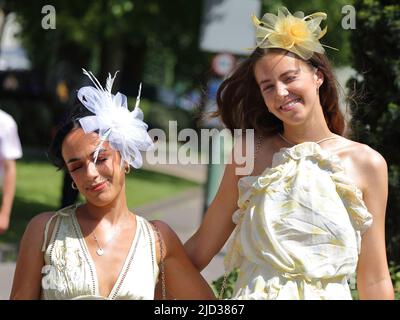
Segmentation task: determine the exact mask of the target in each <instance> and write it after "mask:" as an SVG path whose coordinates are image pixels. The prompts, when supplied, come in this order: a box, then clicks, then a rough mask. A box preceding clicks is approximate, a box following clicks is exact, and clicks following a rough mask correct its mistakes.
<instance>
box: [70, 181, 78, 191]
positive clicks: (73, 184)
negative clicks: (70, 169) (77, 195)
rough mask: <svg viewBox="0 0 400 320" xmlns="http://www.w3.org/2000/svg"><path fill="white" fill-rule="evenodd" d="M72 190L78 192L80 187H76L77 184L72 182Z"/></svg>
mask: <svg viewBox="0 0 400 320" xmlns="http://www.w3.org/2000/svg"><path fill="white" fill-rule="evenodd" d="M71 188H72V189H74V190H78V187H77V186H76V183H75V182H74V181H72V183H71Z"/></svg>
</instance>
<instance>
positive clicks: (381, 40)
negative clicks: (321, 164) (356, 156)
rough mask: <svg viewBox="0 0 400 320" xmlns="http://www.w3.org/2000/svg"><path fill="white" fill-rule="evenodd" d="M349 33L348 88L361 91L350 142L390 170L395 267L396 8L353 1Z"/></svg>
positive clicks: (399, 43) (399, 55) (399, 124)
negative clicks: (363, 146)
mask: <svg viewBox="0 0 400 320" xmlns="http://www.w3.org/2000/svg"><path fill="white" fill-rule="evenodd" d="M355 8H356V10H357V21H356V29H355V30H354V31H353V32H352V33H351V44H352V52H353V57H352V65H353V68H355V69H356V70H357V72H358V74H359V77H357V78H356V79H352V80H351V81H350V82H349V87H350V88H352V89H353V88H355V89H356V90H358V91H359V92H362V97H361V99H358V100H360V101H358V103H353V105H352V110H353V113H354V115H353V120H354V121H353V122H354V124H353V130H354V137H355V139H356V140H359V141H361V142H363V143H366V144H368V145H370V146H371V147H372V148H374V149H375V150H377V151H379V152H380V153H381V154H382V155H383V156H384V158H385V159H386V161H387V163H388V167H389V199H388V207H387V211H386V215H387V218H386V237H387V239H386V240H387V242H386V243H387V246H388V257H389V259H390V260H393V261H395V262H396V263H397V264H399V263H400V230H399V226H400V215H399V213H400V148H399V141H400V95H399V89H400V5H399V4H398V1H395V0H392V1H376V0H357V1H355Z"/></svg>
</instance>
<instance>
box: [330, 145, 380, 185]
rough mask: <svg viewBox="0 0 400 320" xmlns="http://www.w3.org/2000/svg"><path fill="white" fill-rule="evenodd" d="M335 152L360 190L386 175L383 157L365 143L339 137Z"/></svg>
mask: <svg viewBox="0 0 400 320" xmlns="http://www.w3.org/2000/svg"><path fill="white" fill-rule="evenodd" d="M335 153H336V154H337V155H338V156H339V158H341V160H342V162H343V164H344V166H345V168H346V172H347V173H348V174H349V175H350V176H351V177H352V178H353V180H354V182H355V183H356V184H357V186H358V187H359V189H361V190H362V191H365V190H366V189H367V188H370V186H371V185H372V184H374V181H375V182H377V181H382V177H387V163H386V160H385V158H384V157H383V156H382V155H381V154H380V153H379V152H378V151H376V150H374V149H373V148H371V147H370V146H368V145H367V144H363V143H360V142H356V141H353V140H350V139H346V138H341V140H340V142H339V143H338V147H337V148H336V152H335ZM385 179H387V178H385ZM385 179H384V180H385Z"/></svg>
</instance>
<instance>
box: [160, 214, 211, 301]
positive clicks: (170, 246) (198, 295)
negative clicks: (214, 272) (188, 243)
mask: <svg viewBox="0 0 400 320" xmlns="http://www.w3.org/2000/svg"><path fill="white" fill-rule="evenodd" d="M153 223H154V225H155V226H156V227H157V228H158V230H159V232H160V234H161V239H162V241H163V243H162V245H163V259H164V262H163V263H164V272H165V273H164V274H165V286H166V291H167V299H187V300H190V299H193V300H202V299H215V295H214V293H213V291H212V290H211V288H210V286H209V285H208V284H207V282H206V281H205V280H204V278H203V277H202V276H201V274H200V272H199V271H198V270H197V269H196V268H195V267H194V266H193V264H192V263H191V261H190V259H189V257H188V256H187V254H186V252H185V249H184V247H183V245H182V243H181V241H180V240H179V238H178V236H177V235H176V233H175V232H174V231H173V230H172V229H171V228H170V227H169V226H168V225H167V224H165V223H163V222H161V221H153ZM157 238H158V237H157ZM160 246H161V243H160V239H159V238H158V239H157V246H156V248H157V258H158V259H157V260H158V261H160V260H161V250H160ZM161 286H162V270H161V268H160V274H159V281H158V284H157V289H156V299H161V298H162V291H161Z"/></svg>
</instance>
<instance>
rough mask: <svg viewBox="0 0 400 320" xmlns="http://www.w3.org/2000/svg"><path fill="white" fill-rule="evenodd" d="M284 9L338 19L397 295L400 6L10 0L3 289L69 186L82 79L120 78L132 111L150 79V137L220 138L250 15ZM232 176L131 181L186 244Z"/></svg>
mask: <svg viewBox="0 0 400 320" xmlns="http://www.w3.org/2000/svg"><path fill="white" fill-rule="evenodd" d="M282 5H284V6H286V7H287V8H288V9H289V10H290V11H291V12H292V13H294V12H295V11H299V10H301V11H304V12H305V13H306V14H310V13H313V12H316V11H323V12H326V13H327V14H328V20H327V25H328V33H327V35H326V36H325V37H324V38H323V41H322V43H324V44H327V45H329V46H331V47H334V48H338V49H339V51H334V50H330V49H327V55H328V56H329V58H330V59H331V62H332V64H333V65H334V69H335V72H336V75H337V78H338V80H339V85H340V92H341V103H342V108H343V109H342V110H343V111H344V112H345V113H346V117H347V119H349V121H351V123H352V131H351V133H350V134H351V135H352V137H353V139H355V140H357V141H361V142H363V143H367V144H369V145H370V146H371V147H372V148H374V149H376V150H377V151H379V152H380V153H381V154H382V155H383V156H384V157H385V159H386V161H387V162H388V166H389V184H390V192H389V201H388V208H387V222H386V230H387V233H386V240H387V242H386V243H387V250H388V251H387V253H388V260H389V262H390V266H391V273H392V278H393V281H394V283H395V286H396V288H397V290H398V289H399V286H400V269H399V265H400V247H399V244H400V231H399V226H400V223H399V222H400V221H399V220H400V218H399V217H400V216H399V213H400V148H399V141H400V109H399V108H400V95H399V87H400V6H399V5H398V3H397V1H383V0H381V1H377V0H363V1H362V0H352V1H346V0H336V1H323V0H319V1H317V0H307V1H305V0H296V1H294V0H288V1H270V0H268V1H267V0H262V1H261V0H246V1H244V0H204V1H200V0H192V1H187V0H186V1H185V0H169V1H165V0H137V1H135V0H86V1H80V0H58V1H41V0H36V1H21V0H13V1H10V0H0V109H1V110H3V111H5V112H7V113H9V114H10V115H12V116H13V118H14V119H15V121H16V122H17V124H18V129H19V135H20V139H21V142H22V147H23V154H24V156H23V158H22V159H20V160H18V161H17V191H16V197H15V201H14V207H13V212H12V216H11V225H10V229H9V231H8V232H7V233H6V234H3V235H1V236H0V260H3V266H6V267H4V268H3V269H1V267H0V291H1V286H2V285H1V284H2V283H3V287H7V286H9V282H10V280H9V279H10V278H11V277H12V272H13V266H14V265H13V261H14V260H15V257H16V250H17V247H18V242H19V240H20V238H21V236H22V233H23V231H24V229H25V227H26V224H27V222H28V221H29V220H30V219H31V218H32V216H34V215H35V214H37V213H39V212H42V211H48V210H55V209H57V208H59V207H60V206H61V197H62V190H63V188H62V186H63V181H64V179H65V177H64V174H63V172H57V171H56V170H55V168H54V167H52V166H51V164H50V163H49V161H48V159H47V155H46V149H47V147H48V145H49V143H50V141H51V138H52V135H53V134H54V130H55V128H56V126H57V124H58V123H59V122H60V121H62V119H63V117H65V113H66V112H67V110H69V109H70V108H71V106H72V105H73V104H74V102H75V98H76V91H77V89H78V88H79V87H81V86H82V85H85V84H88V82H87V79H86V77H85V76H84V75H83V74H82V70H81V69H82V68H85V69H87V70H91V71H92V72H93V73H94V74H95V75H96V76H97V78H98V79H99V81H100V82H101V83H104V82H105V79H106V76H107V74H108V72H111V73H112V74H113V73H114V72H115V71H117V70H120V73H119V75H118V76H117V78H116V82H115V85H114V91H115V92H116V91H121V92H122V93H124V94H125V95H127V96H128V97H129V106H131V107H132V106H133V105H134V101H135V98H136V95H137V90H138V85H139V83H140V82H143V91H142V101H141V108H142V110H143V111H144V114H145V121H146V122H147V123H148V124H149V127H150V129H151V128H160V129H162V130H164V131H165V132H168V121H169V120H175V121H177V123H178V131H179V130H181V129H184V128H191V129H194V130H196V131H199V130H200V129H201V128H221V123H219V122H218V121H209V120H204V119H203V118H202V117H201V114H202V112H209V111H213V110H215V101H214V98H215V93H216V90H217V88H218V86H219V84H220V83H221V81H222V80H223V79H224V77H226V76H227V75H228V74H229V73H230V72H231V71H232V69H233V68H234V67H235V65H236V64H237V63H238V62H240V61H241V60H242V59H243V58H245V57H246V55H247V54H249V53H250V50H248V48H251V47H253V46H254V44H255V43H254V41H253V39H254V36H253V33H254V30H253V28H252V26H251V23H250V15H251V14H252V13H254V14H256V15H257V16H259V17H260V16H261V15H262V13H264V12H266V11H269V12H273V13H276V12H277V8H278V7H280V6H282ZM0 130H1V128H0ZM167 139H168V136H167ZM166 152H167V151H166ZM222 170H223V166H218V165H216V166H212V165H211V166H207V165H201V164H199V165H186V166H183V165H164V166H163V165H159V166H154V165H153V166H151V165H147V164H145V166H144V169H143V170H139V171H135V172H133V173H131V174H130V176H129V178H128V180H127V194H128V204H129V206H130V207H131V208H135V210H137V211H138V212H140V213H142V214H143V215H145V216H146V217H149V218H158V219H162V220H165V221H166V222H168V223H170V224H171V226H172V227H173V228H174V229H175V230H176V231H177V233H178V234H179V236H180V237H181V240H182V241H185V240H186V239H188V237H189V236H190V235H191V234H192V233H193V232H194V231H195V230H196V229H197V227H198V225H199V224H200V222H201V219H202V217H203V212H204V210H205V208H206V207H207V205H208V204H209V203H210V202H211V200H212V198H213V196H214V194H215V191H216V189H217V187H218V183H219V179H220V176H221V173H222ZM138 190H140V192H138ZM78 201H79V198H78ZM187 208H191V210H188V209H187ZM222 257H223V252H222V253H221V254H220V256H218V257H216V259H215V260H213V262H212V263H211V265H210V266H209V268H208V269H206V270H205V272H204V274H205V276H206V278H207V280H209V281H210V282H211V281H213V280H215V279H217V278H218V277H219V276H220V275H221V274H222V272H223V270H222V263H221V261H222ZM0 265H1V263H0ZM2 270H3V271H2ZM232 281H234V280H232ZM7 288H8V287H7ZM7 288H6V289H4V290H5V291H7V290H8V289H7ZM4 290H3V291H4ZM398 294H399V292H398V291H397V296H398ZM0 298H6V297H4V296H2V295H1V294H0Z"/></svg>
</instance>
